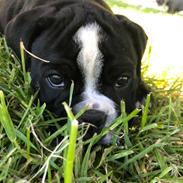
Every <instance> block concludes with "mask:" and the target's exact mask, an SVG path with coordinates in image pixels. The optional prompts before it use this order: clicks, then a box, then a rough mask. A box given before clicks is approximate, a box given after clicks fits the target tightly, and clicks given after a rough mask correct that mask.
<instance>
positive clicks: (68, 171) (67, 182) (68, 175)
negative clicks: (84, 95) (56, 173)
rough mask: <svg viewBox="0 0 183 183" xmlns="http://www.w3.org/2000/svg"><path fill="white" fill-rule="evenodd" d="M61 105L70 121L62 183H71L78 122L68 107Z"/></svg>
mask: <svg viewBox="0 0 183 183" xmlns="http://www.w3.org/2000/svg"><path fill="white" fill-rule="evenodd" d="M63 105H64V108H65V110H66V112H67V115H68V117H69V120H70V121H71V129H70V137H69V146H68V151H67V155H66V159H65V161H66V162H65V167H64V183H72V177H73V166H74V157H75V147H76V139H77V132H78V121H77V120H76V119H75V117H74V115H73V114H72V112H71V109H70V108H69V106H68V105H67V104H66V103H63Z"/></svg>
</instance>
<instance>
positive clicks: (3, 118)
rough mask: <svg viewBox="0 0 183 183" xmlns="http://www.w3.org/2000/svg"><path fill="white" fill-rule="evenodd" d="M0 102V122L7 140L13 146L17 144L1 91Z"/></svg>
mask: <svg viewBox="0 0 183 183" xmlns="http://www.w3.org/2000/svg"><path fill="white" fill-rule="evenodd" d="M0 102H1V103H0V122H1V123H2V125H3V127H4V129H5V131H6V134H7V136H8V138H9V140H10V141H11V142H12V143H13V144H14V145H15V144H17V142H16V132H15V128H14V126H13V122H12V120H11V117H10V114H9V112H8V109H7V106H6V103H5V98H4V93H3V92H2V91H0Z"/></svg>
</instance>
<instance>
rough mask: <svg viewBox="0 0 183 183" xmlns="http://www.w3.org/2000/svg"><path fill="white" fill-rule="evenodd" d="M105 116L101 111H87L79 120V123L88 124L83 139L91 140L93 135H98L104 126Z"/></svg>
mask: <svg viewBox="0 0 183 183" xmlns="http://www.w3.org/2000/svg"><path fill="white" fill-rule="evenodd" d="M106 119H107V115H106V114H105V113H104V112H103V111H99V110H95V109H90V110H87V111H86V112H85V113H84V114H83V115H82V116H81V117H80V118H79V122H80V123H88V124H89V125H90V126H89V129H88V131H87V133H86V135H85V136H84V139H89V138H91V137H92V136H93V135H94V134H95V133H97V134H98V133H100V131H101V130H102V128H104V126H105V122H106Z"/></svg>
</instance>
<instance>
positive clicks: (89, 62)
mask: <svg viewBox="0 0 183 183" xmlns="http://www.w3.org/2000/svg"><path fill="white" fill-rule="evenodd" d="M101 39H102V35H101V34H100V27H99V25H98V24H97V23H91V24H87V25H86V26H83V27H81V28H80V29H79V30H78V31H77V33H76V35H75V36H74V40H75V41H76V43H78V44H79V46H80V52H79V55H78V58H77V63H78V65H79V68H80V70H81V72H82V74H83V76H84V91H83V93H82V98H83V101H81V102H80V103H78V104H76V105H75V106H74V107H73V109H74V110H75V111H76V112H78V111H79V110H80V109H82V108H83V107H85V106H88V107H89V109H97V110H100V111H103V112H104V113H105V114H106V115H107V119H106V122H105V125H104V126H109V125H110V124H111V122H112V121H113V120H114V119H115V118H116V117H117V112H116V110H115V104H114V102H113V101H112V100H111V99H109V98H108V97H107V96H104V95H103V94H101V93H99V91H97V84H98V80H99V77H100V74H101V72H102V66H103V55H102V53H101V51H100V49H99V43H100V41H101ZM96 104H97V105H96ZM95 106H97V108H96V107H95Z"/></svg>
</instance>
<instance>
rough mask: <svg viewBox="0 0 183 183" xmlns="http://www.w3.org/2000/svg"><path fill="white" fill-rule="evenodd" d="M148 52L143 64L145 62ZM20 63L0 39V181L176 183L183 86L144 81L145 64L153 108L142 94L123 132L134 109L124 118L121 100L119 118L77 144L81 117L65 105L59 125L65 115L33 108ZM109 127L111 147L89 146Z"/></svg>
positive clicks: (180, 168)
mask: <svg viewBox="0 0 183 183" xmlns="http://www.w3.org/2000/svg"><path fill="white" fill-rule="evenodd" d="M150 50H151V49H149V52H148V53H147V57H145V58H144V60H145V61H147V62H148V59H149V55H150V54H151V51H150ZM20 63H21V61H18V60H17V58H16V57H15V56H13V55H12V52H11V51H10V50H9V49H8V48H7V46H6V43H5V41H4V39H3V38H0V90H1V92H0V182H3V183H6V182H8V183H14V182H17V183H20V182H27V181H30V182H38V183H40V182H48V183H51V182H54V183H55V182H58V183H59V182H61V183H63V182H64V181H65V182H67V183H69V182H70V181H71V180H73V182H77V183H95V182H96V183H106V182H107V183H110V182H112V183H122V182H124V183H158V182H162V183H172V182H175V183H179V182H180V183H181V182H183V97H182V96H181V90H182V81H179V80H176V81H175V82H173V83H171V85H170V84H169V83H168V82H167V81H166V80H162V79H158V78H155V77H152V78H151V77H149V76H148V77H145V76H146V73H147V70H148V67H147V65H146V64H145V63H146V62H144V65H143V68H142V69H143V75H144V77H145V81H146V83H148V85H149V86H150V87H151V88H152V94H153V105H152V107H150V105H149V100H150V97H151V96H150V95H149V96H148V98H147V100H146V104H145V106H144V110H143V113H142V117H139V118H138V120H137V122H136V124H137V125H136V126H134V127H132V128H129V126H128V121H129V120H130V119H131V118H132V117H136V116H138V114H139V112H140V111H139V110H137V109H136V110H134V111H133V112H132V113H131V114H129V115H126V113H125V107H124V103H123V102H122V103H121V116H119V117H118V118H117V119H116V120H115V121H114V122H113V124H112V125H111V126H110V127H109V128H107V129H104V130H102V132H101V133H100V134H99V135H95V136H94V137H93V138H91V139H89V140H87V141H84V140H83V139H82V137H83V133H84V131H85V130H86V129H87V126H83V125H79V126H78V125H77V117H78V115H80V114H78V115H77V116H73V114H72V112H71V111H70V108H69V106H68V105H66V104H64V105H65V109H66V111H67V114H68V123H67V124H65V125H64V126H63V124H62V120H63V118H64V117H63V118H55V117H54V116H53V115H52V114H51V113H50V112H49V111H47V110H46V109H45V107H46V106H45V104H43V105H40V104H39V102H38V103H37V104H35V103H33V101H34V98H35V97H36V94H34V95H32V94H31V88H30V77H29V74H27V73H25V71H24V62H22V63H23V64H20ZM22 65H23V68H22ZM71 88H73V86H72V87H71ZM71 95H72V90H71ZM70 98H72V97H70ZM151 98H152V97H151ZM82 112H83V111H81V113H82ZM53 126H54V127H56V129H57V130H56V131H55V132H54V133H52V132H51V131H50V128H51V127H53ZM73 126H74V127H73ZM73 129H74V130H73ZM114 129H115V133H114V139H113V144H112V145H110V146H108V147H103V146H100V145H96V144H97V142H98V141H99V140H100V139H101V138H102V136H104V135H105V134H106V133H107V132H108V131H114ZM76 134H77V139H76V138H75V137H76ZM60 135H63V139H62V140H59V139H60V138H59V136H60ZM69 137H70V138H69ZM72 137H73V139H72ZM117 138H119V140H120V141H119V145H117V144H116V140H115V139H117ZM75 142H76V143H75ZM73 161H74V163H73Z"/></svg>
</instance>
